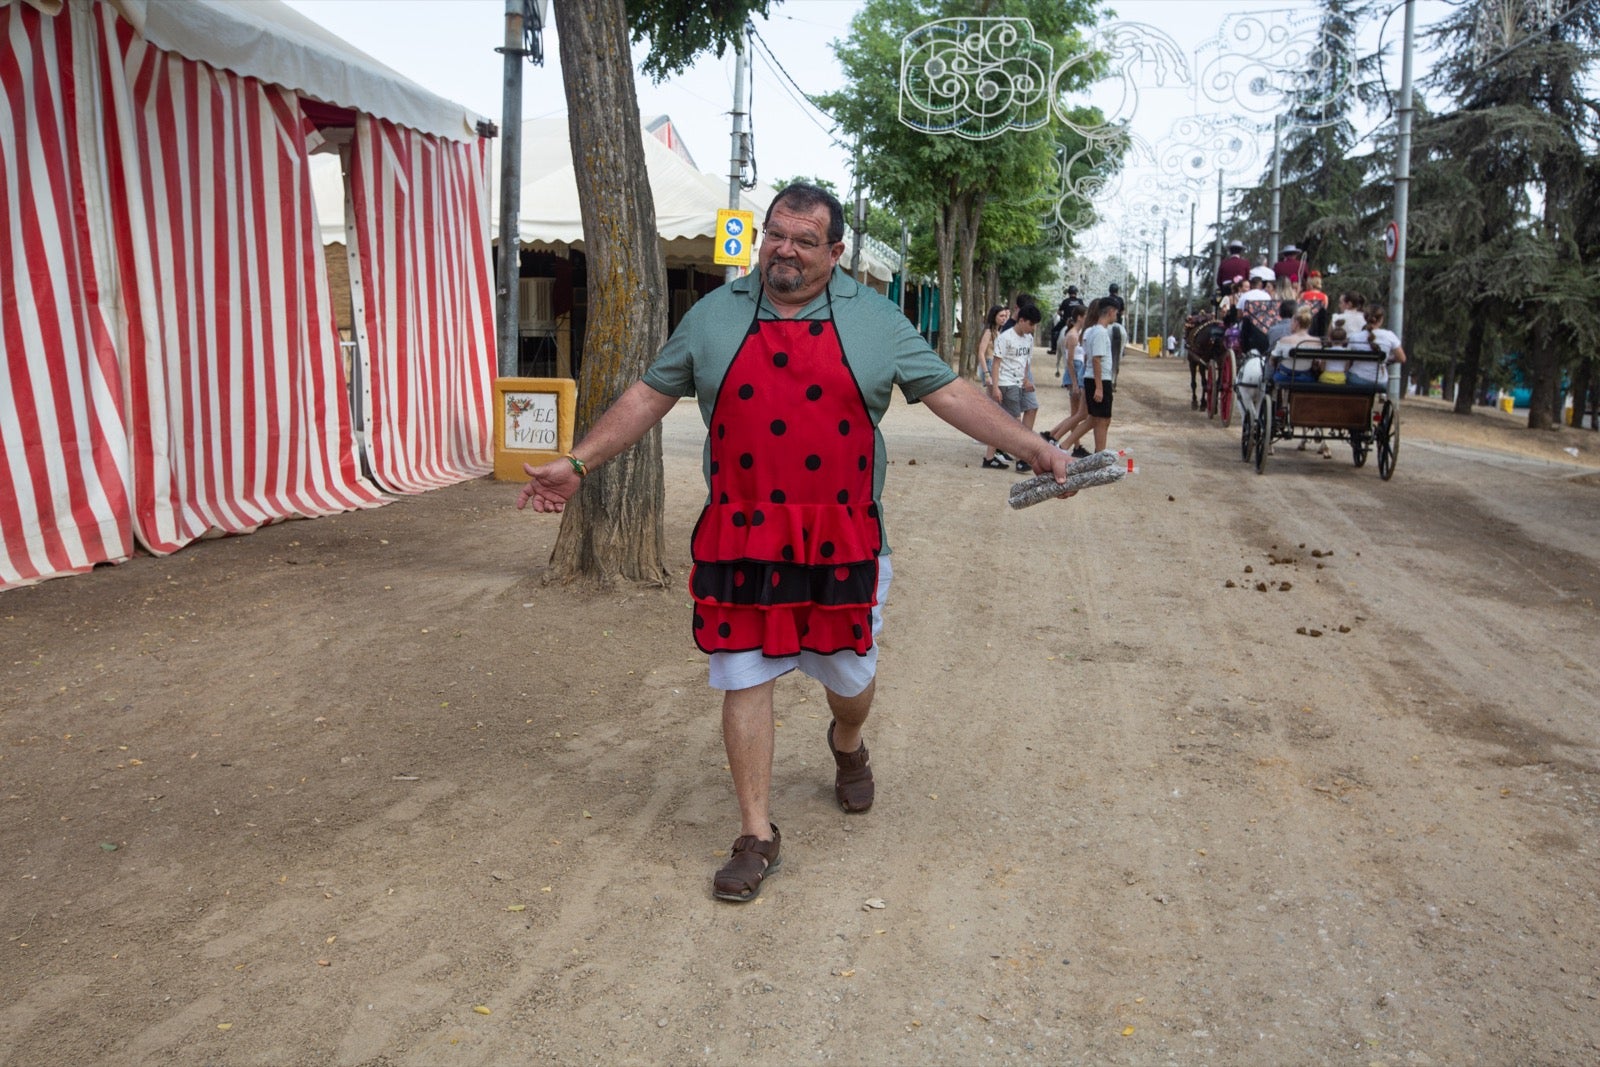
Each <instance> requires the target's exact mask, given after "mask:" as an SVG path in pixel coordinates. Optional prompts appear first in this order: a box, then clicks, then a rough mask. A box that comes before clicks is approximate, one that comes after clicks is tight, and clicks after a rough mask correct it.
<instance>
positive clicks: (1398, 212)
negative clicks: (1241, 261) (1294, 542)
mask: <svg viewBox="0 0 1600 1067" xmlns="http://www.w3.org/2000/svg"><path fill="white" fill-rule="evenodd" d="M1405 5H1406V23H1405V35H1404V38H1403V41H1404V43H1403V44H1402V45H1401V52H1400V106H1399V108H1398V110H1397V116H1398V119H1397V122H1396V127H1397V129H1396V137H1395V153H1394V223H1395V228H1396V229H1397V230H1398V231H1399V232H1398V235H1397V243H1396V245H1395V252H1394V266H1393V267H1391V268H1390V271H1389V329H1391V330H1393V331H1394V333H1395V336H1397V337H1404V336H1405V333H1404V332H1403V331H1404V330H1405V326H1406V323H1405V314H1406V212H1407V211H1408V210H1409V209H1410V206H1411V114H1412V110H1413V108H1412V99H1411V53H1412V50H1413V47H1414V43H1415V40H1416V32H1417V12H1416V6H1415V0H1405ZM1399 379H1400V375H1399V374H1393V375H1391V376H1390V377H1389V395H1390V397H1391V398H1393V399H1398V398H1399V395H1400V393H1399Z"/></svg>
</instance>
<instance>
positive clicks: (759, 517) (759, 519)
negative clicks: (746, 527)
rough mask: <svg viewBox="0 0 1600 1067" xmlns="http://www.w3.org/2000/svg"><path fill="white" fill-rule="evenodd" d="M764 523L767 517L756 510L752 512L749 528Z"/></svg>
mask: <svg viewBox="0 0 1600 1067" xmlns="http://www.w3.org/2000/svg"><path fill="white" fill-rule="evenodd" d="M766 521H767V516H766V514H765V513H764V512H761V511H759V510H758V511H752V512H751V513H750V525H751V526H760V525H761V524H762V523H764V522H766Z"/></svg>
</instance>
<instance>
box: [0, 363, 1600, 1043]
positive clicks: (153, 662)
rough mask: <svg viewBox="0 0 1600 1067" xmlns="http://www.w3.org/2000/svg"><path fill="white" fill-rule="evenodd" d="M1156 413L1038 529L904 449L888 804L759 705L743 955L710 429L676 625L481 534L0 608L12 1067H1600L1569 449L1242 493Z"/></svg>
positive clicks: (1310, 472)
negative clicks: (864, 796)
mask: <svg viewBox="0 0 1600 1067" xmlns="http://www.w3.org/2000/svg"><path fill="white" fill-rule="evenodd" d="M1044 369H1045V371H1046V372H1047V371H1048V367H1045V368H1044ZM1180 373H1181V370H1180V368H1179V366H1178V365H1177V364H1175V363H1174V362H1171V361H1154V360H1151V361H1140V362H1138V363H1133V364H1130V366H1129V367H1128V368H1126V369H1125V376H1124V381H1123V383H1122V384H1121V387H1120V388H1119V391H1118V396H1117V409H1118V416H1117V422H1116V425H1115V426H1114V428H1113V442H1114V443H1115V444H1117V445H1120V446H1123V447H1128V448H1131V449H1133V450H1134V453H1135V455H1136V456H1137V460H1138V464H1139V468H1140V469H1139V473H1138V474H1137V475H1136V476H1134V477H1133V478H1131V479H1129V480H1128V481H1127V482H1124V483H1123V484H1122V485H1119V486H1116V487H1109V488H1104V489H1096V490H1092V491H1090V492H1087V493H1084V494H1082V495H1080V496H1079V497H1078V498H1076V499H1074V500H1072V501H1069V502H1066V503H1062V504H1048V505H1042V506H1040V507H1036V508H1033V509H1030V510H1027V511H1022V512H1011V511H1009V510H1007V509H1006V508H1005V507H1004V499H1005V490H1006V488H1007V486H1008V484H1009V483H1010V482H1011V481H1012V480H1013V477H1014V476H1013V475H1011V474H1010V473H1002V472H999V471H991V470H984V469H981V468H980V467H979V466H978V460H979V459H980V458H981V455H982V452H981V449H980V448H978V447H977V446H975V445H973V444H972V443H970V442H968V441H966V440H965V439H963V438H961V437H960V435H958V434H956V433H954V432H953V431H951V430H950V429H948V428H947V427H945V426H944V425H943V424H941V423H939V422H937V421H936V420H935V419H934V418H933V417H932V416H931V415H930V414H929V413H928V412H927V411H926V410H924V409H922V408H920V407H914V408H908V407H905V406H903V405H897V406H896V407H895V408H894V409H893V410H892V411H891V413H890V415H889V417H888V420H887V423H886V431H887V434H888V439H889V444H890V454H891V459H892V462H893V465H892V467H891V468H890V475H889V487H888V490H887V493H886V497H885V507H886V516H887V522H888V527H889V536H890V539H891V543H892V544H893V545H894V547H895V557H894V558H895V564H896V578H895V583H894V588H893V590H892V593H891V595H890V600H889V606H888V628H887V630H886V632H885V637H884V641H883V648H884V653H883V670H882V677H881V684H880V689H879V694H880V695H879V702H878V708H877V711H876V712H875V715H874V719H873V721H872V723H870V724H869V727H868V731H869V733H868V738H869V743H870V744H871V746H872V752H873V762H874V765H875V767H876V769H877V774H878V783H879V785H878V798H879V799H878V803H877V806H876V807H875V808H874V810H873V811H872V812H871V813H869V814H867V815H865V816H852V817H846V816H844V815H842V814H841V813H840V812H839V811H838V810H837V808H836V807H835V806H834V803H833V800H832V790H831V773H832V771H831V763H830V761H829V760H828V758H827V753H826V750H825V748H824V742H823V731H824V728H825V726H826V718H825V715H826V712H825V705H824V704H823V703H822V702H821V700H820V695H819V693H818V691H817V690H815V689H814V688H812V687H810V686H809V685H808V684H806V683H804V682H803V681H800V680H796V679H787V680H785V681H784V682H782V683H780V685H779V691H778V702H779V717H780V721H781V728H780V729H779V750H778V759H777V767H776V770H775V817H776V818H777V819H778V821H779V823H780V824H781V825H782V827H783V831H784V869H783V871H782V872H780V873H779V874H778V875H777V876H776V877H774V878H773V880H772V881H771V882H770V883H769V884H768V886H767V887H766V889H765V891H764V893H763V895H762V897H761V898H760V899H759V901H758V902H756V903H754V904H750V905H744V906H738V905H729V904H724V903H721V902H717V901H714V900H712V899H711V897H710V893H709V880H710V876H711V873H712V871H713V870H714V869H715V868H716V866H717V865H718V864H719V863H720V862H721V860H720V858H719V857H720V856H721V855H722V854H723V853H724V850H726V848H727V846H728V844H729V842H731V841H732V839H733V837H734V836H735V834H736V832H737V820H736V816H735V809H734V804H733V798H732V791H731V788H730V784H729V781H728V777H727V773H726V771H725V770H724V757H723V754H722V750H721V743H720V735H719V730H718V718H717V714H716V708H717V705H718V701H717V695H716V694H714V693H713V692H711V691H710V690H708V689H707V688H706V686H705V667H704V662H703V659H702V657H701V656H700V655H699V654H697V653H696V652H695V651H694V648H693V646H692V644H691V642H690V640H689V636H688V617H689V613H688V608H687V595H686V592H685V588H684V581H685V579H686V577H687V573H688V568H687V546H688V540H689V529H690V526H691V524H692V522H693V520H694V516H695V513H696V510H697V508H698V506H699V502H700V498H701V492H702V489H701V486H700V482H699V469H698V455H699V439H700V430H699V426H698V421H697V418H696V415H695V411H694V409H693V407H692V405H691V404H689V403H685V404H681V405H679V407H678V408H677V409H676V410H675V411H674V412H673V413H672V415H671V416H670V417H669V419H668V423H667V431H666V435H665V439H666V454H667V458H666V466H667V482H668V524H669V525H668V532H667V540H668V544H669V546H670V549H671V552H672V554H673V559H674V561H675V564H674V567H675V573H674V577H673V582H672V584H671V586H670V587H669V588H667V589H622V590H617V591H613V592H608V593H596V592H593V591H586V590H580V589H575V588H563V587H559V586H557V587H549V586H545V585H544V584H542V582H541V572H542V567H543V564H544V561H545V560H546V559H547V557H548V554H549V549H550V545H551V542H552V540H553V538H554V536H555V530H556V526H555V522H554V521H553V520H550V519H547V518H536V517H534V516H532V515H530V514H519V513H516V512H515V511H513V510H512V507H511V503H512V496H513V491H512V489H511V488H510V487H508V486H506V485H501V484H495V483H492V482H487V481H480V482H474V483H469V484H464V485H460V486H456V487H454V488H451V489H448V490H443V491H439V492H435V493H430V494H427V495H426V496H422V497H417V498H413V499H406V500H402V501H399V502H397V503H394V504H392V505H390V506H388V507H385V508H381V509H378V510H375V511H371V512H367V513H362V514H353V515H345V516H340V517H337V518H333V519H325V520H319V521H316V522H299V523H290V524H286V525H283V526H280V527H277V528H273V529H268V530H264V531H262V532H260V533H257V534H255V535H253V536H250V537H243V538H235V539H230V540H225V541H216V542H211V543H206V544H201V545H196V546H194V547H192V548H190V549H189V550H186V551H184V552H182V553H180V554H178V555H176V556H174V557H171V558H169V559H161V560H157V559H149V558H145V559H139V560H135V561H133V562H131V563H129V564H127V565H124V566H121V567H116V568H109V569H104V570H101V571H97V572H95V573H93V574H90V575H85V576H81V577H78V578H73V579H68V580H63V581H56V582H51V583H47V584H45V585H42V586H38V587H34V588H30V589H23V590H17V591H13V592H10V593H6V594H4V595H3V596H0V665H3V668H4V674H3V678H4V681H3V684H0V738H3V744H0V801H3V804H0V857H3V861H0V876H3V878H4V889H3V892H0V934H3V937H4V940H3V941H0V1064H5V1065H15V1067H23V1065H27V1067H33V1065H39V1064H84V1063H90V1062H102V1063H179V1064H230V1065H231V1064H324V1063H341V1064H504V1063H526V1062H535V1061H546V1060H547V1061H553V1062H561V1063H590V1062H593V1063H604V1064H612V1063H726V1062H733V1061H748V1062H754V1063H771V1064H788V1063H798V1062H836V1063H938V1064H969V1063H984V1062H999V1061H1007V1062H1019V1061H1020V1062H1034V1063H1061V1062H1071V1061H1086V1062H1095V1063H1127V1064H1150V1063H1161V1062H1168V1061H1171V1062H1179V1063H1260V1064H1286V1063H1340V1064H1367V1063H1404V1064H1428V1063H1433V1064H1507V1063H1513V1062H1515V1063H1543V1064H1573V1063H1580V1062H1595V1061H1596V1060H1597V1059H1600V1001H1597V997H1600V855H1597V849H1600V835H1597V833H1596V830H1597V820H1600V715H1597V714H1596V707H1597V705H1596V699H1595V693H1596V692H1597V691H1600V661H1597V656H1596V651H1597V647H1600V646H1597V640H1596V621H1597V613H1596V608H1595V604H1596V601H1597V599H1600V521H1597V520H1600V485H1597V483H1600V473H1597V472H1600V467H1597V466H1596V465H1595V464H1594V461H1593V459H1592V458H1591V454H1590V450H1589V449H1587V448H1585V449H1583V450H1582V452H1581V455H1580V456H1579V457H1578V458H1576V459H1572V458H1571V457H1567V456H1566V455H1565V453H1562V452H1561V451H1560V449H1561V448H1562V447H1566V446H1567V445H1570V444H1571V443H1573V442H1578V443H1580V444H1583V443H1586V442H1587V441H1588V440H1589V437H1587V436H1583V435H1578V434H1571V433H1569V434H1566V435H1559V438H1560V440H1559V443H1549V442H1543V441H1541V442H1538V443H1537V446H1536V447H1537V448H1538V449H1542V450H1545V451H1548V452H1550V453H1551V454H1552V455H1554V456H1555V457H1556V458H1560V459H1564V460H1567V461H1566V462H1563V463H1560V464H1555V463H1547V462H1543V461H1539V460H1535V459H1530V458H1526V457H1522V456H1517V455H1513V454H1511V453H1509V452H1506V451H1504V450H1500V447H1499V445H1498V444H1497V441H1498V440H1499V439H1500V438H1515V439H1518V440H1521V438H1519V437H1518V435H1517V434H1516V433H1515V432H1514V431H1509V430H1508V428H1504V427H1497V426H1495V425H1491V424H1488V423H1483V422H1482V420H1481V419H1480V420H1479V421H1478V422H1477V423H1465V424H1464V423H1462V422H1461V420H1454V422H1452V420H1451V418H1450V417H1449V416H1445V415H1443V414H1441V413H1439V412H1437V411H1432V410H1429V409H1428V406H1427V405H1426V404H1408V410H1407V418H1406V421H1405V423H1404V424H1403V434H1404V437H1403V445H1402V450H1401V454H1400V461H1399V470H1398V473H1397V475H1396V477H1395V478H1394V480H1393V481H1391V482H1387V483H1385V482H1382V481H1380V480H1379V478H1378V476H1377V473H1376V471H1375V470H1374V468H1373V466H1372V465H1371V464H1370V463H1369V465H1368V466H1367V467H1366V468H1365V469H1362V470H1356V469H1354V468H1353V467H1352V466H1351V464H1350V462H1349V455H1348V451H1345V452H1344V453H1343V454H1342V455H1340V456H1339V457H1338V458H1336V459H1335V460H1332V461H1329V460H1323V459H1319V458H1317V457H1316V455H1315V454H1314V453H1309V452H1308V453H1294V452H1293V451H1292V450H1284V449H1282V448H1280V449H1279V455H1278V456H1276V457H1274V459H1273V460H1272V461H1271V464H1270V465H1269V467H1268V472H1267V473H1266V474H1265V475H1263V476H1257V475H1255V474H1254V473H1251V472H1250V471H1249V470H1248V469H1247V468H1246V467H1245V466H1244V465H1243V464H1242V463H1241V462H1240V461H1239V458H1238V439H1237V430H1229V431H1224V430H1223V429H1221V428H1220V427H1218V426H1216V425H1215V424H1208V423H1207V422H1206V421H1205V420H1204V419H1203V418H1201V417H1200V416H1197V415H1195V414H1193V413H1191V412H1190V411H1189V406H1188V395H1187V392H1188V390H1187V382H1186V381H1180V378H1179V375H1180ZM1045 376H1046V377H1048V374H1047V373H1046V375H1045ZM1063 403H1064V395H1063V394H1061V393H1059V392H1058V391H1057V390H1054V389H1052V388H1047V389H1046V396H1045V414H1046V416H1047V417H1049V416H1053V415H1058V414H1059V413H1060V409H1061V406H1062V404H1063ZM1434 423H1438V424H1440V425H1441V426H1443V427H1444V429H1442V430H1441V429H1438V428H1434V429H1432V430H1430V426H1431V425H1432V424H1434ZM1485 427H1487V429H1485ZM1458 431H1459V432H1458ZM1503 431H1504V432H1503ZM1463 433H1467V434H1470V435H1471V436H1470V439H1469V440H1467V441H1466V444H1467V445H1468V446H1469V447H1463V446H1462V438H1461V435H1462V434H1463ZM1424 437H1431V438H1433V441H1432V442H1428V441H1424V440H1423V438H1424ZM1522 437H1526V435H1522ZM1519 447H1520V446H1519ZM1524 450H1526V449H1524ZM868 902H881V903H882V907H876V906H873V905H871V904H869V903H868Z"/></svg>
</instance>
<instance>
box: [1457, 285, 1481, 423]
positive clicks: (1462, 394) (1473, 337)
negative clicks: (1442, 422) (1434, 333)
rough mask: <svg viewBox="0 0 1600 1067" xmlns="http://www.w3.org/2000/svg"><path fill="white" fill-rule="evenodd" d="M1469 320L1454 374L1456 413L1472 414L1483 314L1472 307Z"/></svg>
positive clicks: (1476, 390) (1476, 391)
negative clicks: (1472, 310) (1458, 366)
mask: <svg viewBox="0 0 1600 1067" xmlns="http://www.w3.org/2000/svg"><path fill="white" fill-rule="evenodd" d="M1469 320H1470V322H1471V325H1470V326H1468V327H1467V347H1466V351H1465V352H1463V353H1462V357H1461V360H1460V369H1459V371H1458V372H1457V374H1456V376H1455V379H1456V380H1455V387H1456V403H1455V413H1456V414H1457V415H1470V414H1472V405H1473V403H1474V401H1476V400H1477V398H1478V368H1479V367H1480V366H1482V364H1483V333H1484V328H1483V315H1482V314H1480V313H1478V309H1474V312H1473V314H1472V315H1471V316H1469Z"/></svg>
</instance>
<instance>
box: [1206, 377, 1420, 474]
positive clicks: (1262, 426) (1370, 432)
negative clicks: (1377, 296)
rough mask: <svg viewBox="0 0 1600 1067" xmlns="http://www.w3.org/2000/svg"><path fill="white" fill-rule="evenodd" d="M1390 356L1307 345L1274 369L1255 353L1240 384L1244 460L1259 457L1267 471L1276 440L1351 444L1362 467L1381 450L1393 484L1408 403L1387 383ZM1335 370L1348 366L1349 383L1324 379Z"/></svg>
mask: <svg viewBox="0 0 1600 1067" xmlns="http://www.w3.org/2000/svg"><path fill="white" fill-rule="evenodd" d="M1386 358H1387V357H1386V356H1385V355H1384V353H1382V352H1368V351H1361V350H1357V349H1349V348H1324V347H1321V346H1320V345H1300V346H1297V347H1295V348H1293V349H1290V351H1289V353H1288V354H1287V355H1285V356H1284V357H1283V358H1282V359H1281V360H1278V361H1276V363H1277V365H1276V367H1272V366H1269V361H1268V360H1266V359H1265V358H1263V357H1262V356H1261V355H1260V354H1259V353H1257V352H1255V351H1251V352H1249V353H1248V354H1247V356H1246V358H1245V360H1244V363H1243V365H1241V366H1240V367H1239V374H1238V378H1237V381H1236V383H1235V385H1234V392H1235V394H1236V395H1237V396H1238V400H1239V411H1240V415H1241V419H1240V423H1241V425H1240V433H1239V457H1240V458H1241V459H1243V460H1244V461H1245V462H1249V461H1250V460H1251V459H1254V460H1255V465H1256V473H1257V474H1260V473H1262V472H1263V471H1265V470H1266V466H1267V456H1268V455H1270V454H1271V452H1272V443H1273V442H1274V441H1295V440H1298V441H1302V442H1308V441H1314V442H1316V443H1318V444H1321V443H1323V442H1326V441H1348V442H1350V456H1351V460H1352V461H1353V462H1354V463H1355V465H1356V466H1357V467H1361V466H1365V465H1366V462H1367V457H1368V456H1369V455H1371V454H1372V453H1373V452H1376V453H1377V455H1378V476H1379V477H1381V478H1382V479H1383V480H1384V481H1388V480H1389V479H1390V478H1392V477H1393V476H1394V465H1395V460H1396V458H1397V456H1398V455H1399V452H1400V405H1399V403H1398V402H1397V399H1396V398H1395V397H1393V396H1392V395H1391V394H1390V393H1389V391H1388V389H1387V387H1386V386H1385V385H1384V384H1382V382H1383V377H1384V375H1383V373H1382V371H1383V367H1384V362H1385V359H1386ZM1329 367H1343V368H1345V370H1344V372H1343V373H1344V375H1345V381H1344V382H1343V383H1338V384H1331V383H1325V382H1321V381H1318V380H1317V377H1318V372H1319V371H1321V370H1324V369H1326V368H1329Z"/></svg>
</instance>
